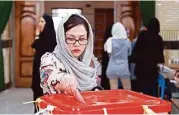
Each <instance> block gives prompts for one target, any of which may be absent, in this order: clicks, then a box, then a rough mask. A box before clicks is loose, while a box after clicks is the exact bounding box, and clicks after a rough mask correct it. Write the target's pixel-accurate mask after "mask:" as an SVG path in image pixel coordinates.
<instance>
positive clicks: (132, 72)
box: [129, 26, 147, 91]
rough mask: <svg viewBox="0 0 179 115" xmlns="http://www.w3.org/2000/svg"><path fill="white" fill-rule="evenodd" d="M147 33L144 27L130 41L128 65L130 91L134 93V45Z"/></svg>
mask: <svg viewBox="0 0 179 115" xmlns="http://www.w3.org/2000/svg"><path fill="white" fill-rule="evenodd" d="M146 31H147V28H146V27H144V26H143V27H141V29H140V32H139V33H138V34H137V35H136V36H137V37H136V38H135V39H133V40H132V43H131V47H132V54H131V56H130V57H129V63H130V73H131V90H133V91H136V85H137V84H136V81H137V80H136V75H135V66H136V64H135V63H136V59H135V58H136V54H135V53H136V50H135V45H136V42H137V40H139V39H140V38H142V36H143V35H144V33H145V32H146Z"/></svg>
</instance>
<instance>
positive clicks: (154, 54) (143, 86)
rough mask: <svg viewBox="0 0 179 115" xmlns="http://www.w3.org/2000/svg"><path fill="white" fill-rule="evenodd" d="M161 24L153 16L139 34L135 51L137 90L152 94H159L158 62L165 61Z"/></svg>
mask: <svg viewBox="0 0 179 115" xmlns="http://www.w3.org/2000/svg"><path fill="white" fill-rule="evenodd" d="M159 32H160V24H159V21H158V19H157V18H155V17H154V18H152V19H151V20H150V22H149V24H148V26H147V31H146V30H144V31H142V32H141V33H140V34H139V37H138V40H137V42H136V45H135V48H134V52H135V62H136V68H135V75H136V76H137V90H138V91H139V92H143V93H144V94H148V95H151V96H157V86H158V84H157V78H158V75H159V73H158V69H157V64H159V63H164V55H163V48H164V45H163V40H162V37H161V36H160V35H159Z"/></svg>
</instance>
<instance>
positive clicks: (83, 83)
mask: <svg viewBox="0 0 179 115" xmlns="http://www.w3.org/2000/svg"><path fill="white" fill-rule="evenodd" d="M73 14H74V13H73ZM73 14H67V15H66V16H65V17H63V18H62V20H61V22H60V24H59V26H58V29H57V46H56V48H55V50H54V52H53V53H55V54H56V56H57V58H58V59H59V60H60V61H61V62H62V63H63V65H64V66H65V68H66V71H67V72H68V73H69V74H71V75H74V76H75V77H76V79H77V82H78V86H77V88H78V89H80V90H82V91H87V90H91V89H92V88H93V87H95V86H97V83H96V70H95V68H92V67H90V63H91V60H93V61H94V59H93V58H94V55H93V32H92V28H91V25H90V24H89V22H88V21H87V19H86V18H85V17H84V16H82V15H81V14H75V15H78V16H80V17H81V18H83V19H84V20H85V21H86V22H87V24H88V27H89V37H88V44H87V46H86V49H85V51H84V53H83V55H82V56H81V57H80V59H81V61H79V60H77V59H76V58H75V57H74V56H73V55H72V53H71V51H70V50H69V48H68V46H67V44H66V42H65V32H64V23H65V22H66V21H67V20H68V19H69V18H70V16H71V15H73Z"/></svg>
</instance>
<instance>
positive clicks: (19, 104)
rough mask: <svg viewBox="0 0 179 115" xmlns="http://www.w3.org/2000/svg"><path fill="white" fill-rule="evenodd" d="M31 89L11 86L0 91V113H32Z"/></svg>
mask: <svg viewBox="0 0 179 115" xmlns="http://www.w3.org/2000/svg"><path fill="white" fill-rule="evenodd" d="M32 98H33V97H32V90H31V89H30V88H11V89H7V90H5V91H2V92H0V114H33V107H34V106H33V103H32V104H25V105H24V104H23V102H26V101H32Z"/></svg>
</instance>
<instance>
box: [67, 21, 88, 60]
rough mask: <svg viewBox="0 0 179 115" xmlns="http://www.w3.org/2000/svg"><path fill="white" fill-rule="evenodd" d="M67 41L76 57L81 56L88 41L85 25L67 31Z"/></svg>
mask: <svg viewBox="0 0 179 115" xmlns="http://www.w3.org/2000/svg"><path fill="white" fill-rule="evenodd" d="M65 36H66V43H67V45H68V48H69V49H70V51H71V53H72V54H73V56H74V57H75V58H79V56H81V55H82V53H83V52H84V50H85V48H86V45H87V43H88V38H87V31H86V29H85V27H84V25H81V24H80V25H77V26H75V27H73V28H71V29H70V30H68V31H67V32H66V33H65Z"/></svg>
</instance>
